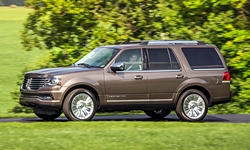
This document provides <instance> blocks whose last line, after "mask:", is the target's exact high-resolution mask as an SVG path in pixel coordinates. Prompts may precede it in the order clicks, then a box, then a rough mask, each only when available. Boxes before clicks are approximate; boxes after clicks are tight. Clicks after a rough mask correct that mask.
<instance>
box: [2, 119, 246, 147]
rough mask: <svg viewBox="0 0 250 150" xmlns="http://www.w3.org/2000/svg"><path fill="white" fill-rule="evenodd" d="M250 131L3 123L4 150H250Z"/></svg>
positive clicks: (216, 126) (238, 127) (242, 127)
mask: <svg viewBox="0 0 250 150" xmlns="http://www.w3.org/2000/svg"><path fill="white" fill-rule="evenodd" d="M249 131H250V125H249V124H230V123H228V124H222V123H184V122H182V123H176V122H133V121H132V122H128V121H109V122H66V123H64V122H49V123H43V122H40V123H1V124H0V135H1V136H0V149H20V150H21V149H23V150H29V149H36V150H39V149H41V150H44V149H46V150H49V149H81V150H82V149H91V150H92V149H98V150H100V149H107V150H110V149H114V150H119V149H136V150H140V149H141V150H147V149H149V150H151V149H157V150H159V149H162V150H164V149H166V150H167V149H171V150H173V149H178V150H181V149H183V150H189V149H192V150H196V149H197V150H198V149H204V150H213V149H216V150H235V149H236V150H248V149H250V142H249V139H250V132H249Z"/></svg>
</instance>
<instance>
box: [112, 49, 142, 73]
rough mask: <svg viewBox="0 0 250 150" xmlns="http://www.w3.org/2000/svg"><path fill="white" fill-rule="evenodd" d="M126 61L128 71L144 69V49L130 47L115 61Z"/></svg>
mask: <svg viewBox="0 0 250 150" xmlns="http://www.w3.org/2000/svg"><path fill="white" fill-rule="evenodd" d="M118 62H119V63H124V64H125V70H126V71H133V70H142V65H143V62H142V51H141V49H130V50H125V51H124V52H122V53H121V54H120V55H119V56H118V58H117V59H116V60H115V63H118Z"/></svg>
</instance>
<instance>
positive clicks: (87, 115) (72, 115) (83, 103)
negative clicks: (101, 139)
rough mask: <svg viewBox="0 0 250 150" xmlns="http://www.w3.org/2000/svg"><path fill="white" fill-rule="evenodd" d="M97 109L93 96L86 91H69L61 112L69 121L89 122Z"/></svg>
mask: <svg viewBox="0 0 250 150" xmlns="http://www.w3.org/2000/svg"><path fill="white" fill-rule="evenodd" d="M96 109H97V101H96V98H95V96H94V95H93V94H92V93H91V92H90V91H88V90H86V89H75V90H73V91H71V92H70V93H69V94H68V95H67V97H66V98H65V101H64V103H63V112H64V114H65V116H66V117H67V118H68V119H69V120H74V121H75V120H81V121H87V120H91V119H92V118H93V117H94V115H95V112H96Z"/></svg>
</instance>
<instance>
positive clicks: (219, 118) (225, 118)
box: [0, 114, 250, 123]
mask: <svg viewBox="0 0 250 150" xmlns="http://www.w3.org/2000/svg"><path fill="white" fill-rule="evenodd" d="M93 120H94V121H123V120H124V121H169V122H173V121H179V119H178V118H177V116H176V115H174V114H171V115H169V116H167V117H166V118H164V119H161V120H153V119H151V118H149V117H148V116H146V115H108V116H106V115H105V116H95V117H94V119H93ZM41 121H42V120H41V119H39V118H6V119H0V122H41ZM55 121H58V122H65V121H68V120H67V119H66V118H64V117H60V118H58V119H56V120H55ZM43 122H44V121H43ZM203 122H228V123H230V122H231V123H250V114H249V115H247V114H236V115H233V114H232V115H219V114H218V115H207V116H206V117H205V119H204V120H203Z"/></svg>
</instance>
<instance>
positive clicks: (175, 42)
mask: <svg viewBox="0 0 250 150" xmlns="http://www.w3.org/2000/svg"><path fill="white" fill-rule="evenodd" d="M120 44H140V45H204V44H205V43H204V42H202V41H191V40H150V41H126V42H122V43H120Z"/></svg>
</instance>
